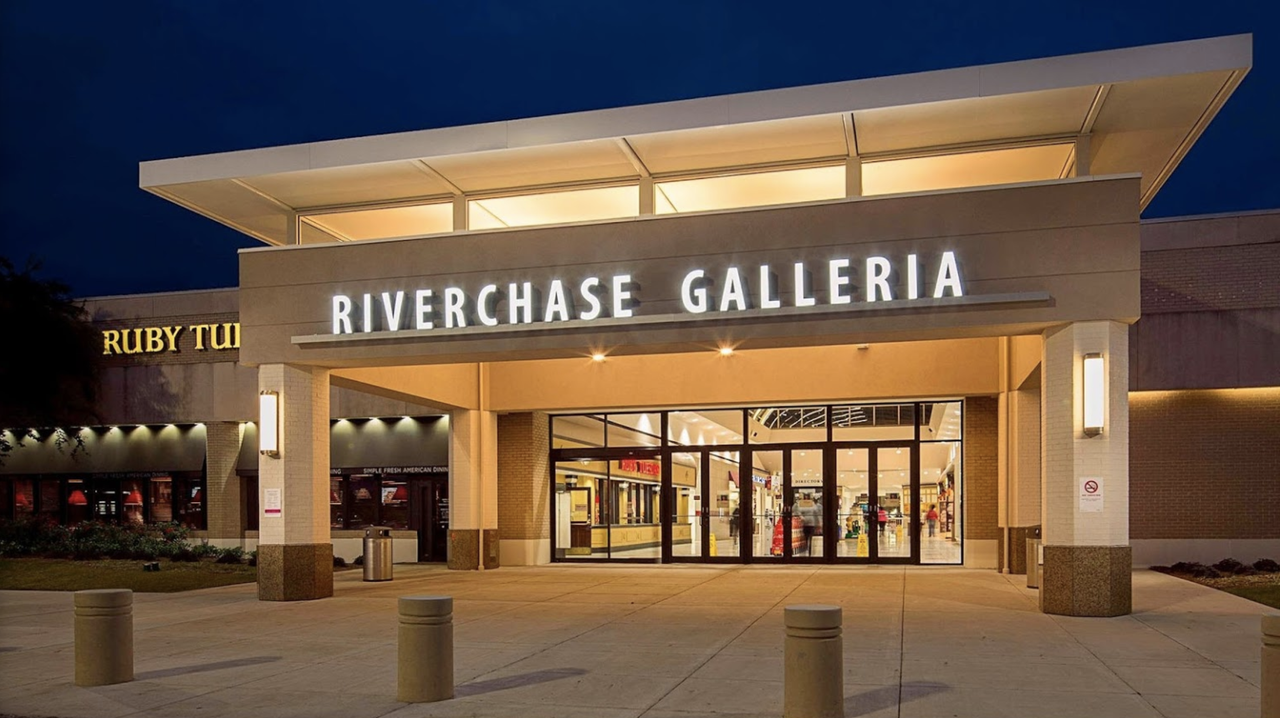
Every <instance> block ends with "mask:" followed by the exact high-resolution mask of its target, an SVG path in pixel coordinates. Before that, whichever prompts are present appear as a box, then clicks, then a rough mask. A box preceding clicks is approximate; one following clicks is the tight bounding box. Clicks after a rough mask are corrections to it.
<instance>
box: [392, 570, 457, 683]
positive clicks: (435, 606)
mask: <svg viewBox="0 0 1280 718" xmlns="http://www.w3.org/2000/svg"><path fill="white" fill-rule="evenodd" d="M399 605H400V635H399V654H398V657H397V667H396V700H398V701H403V702H405V703H430V702H433V701H443V700H448V699H449V698H452V697H453V599H452V598H450V597H449V596H402V597H401V598H400V602H399Z"/></svg>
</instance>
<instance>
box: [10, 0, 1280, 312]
mask: <svg viewBox="0 0 1280 718" xmlns="http://www.w3.org/2000/svg"><path fill="white" fill-rule="evenodd" d="M1275 6H1276V4H1275V3H1274V2H1264V1H1263V0H1256V1H1255V2H1231V1H1229V0H1228V1H1223V0H1217V1H1215V2H1203V0H1201V1H1199V2H1195V3H1184V4H1182V5H1180V4H1179V3H1177V2H1151V3H1126V2H1095V3H1087V4H1083V5H1078V4H1074V3H1064V2H1055V3H1047V2H1046V3H1039V2H1034V1H1032V2H1026V1H1024V2H1020V3H1011V4H996V3H987V2H932V3H920V4H919V5H912V4H911V3H904V2H880V3H868V2H858V1H846V2H830V3H811V4H806V3H801V2H769V3H749V2H730V1H728V0H724V1H722V2H698V1H696V0H684V1H677V0H670V1H665V0H663V1H659V0H654V1H652V2H638V3H637V2H625V3H624V2H609V1H607V0H595V1H587V0H580V1H576V2H554V1H551V0H544V1H543V2H533V1H532V0H528V1H525V2H515V1H513V0H506V1H504V2H484V1H483V0H476V1H474V2H473V1H468V0H456V1H455V2H428V1H427V0H420V1H418V2H409V1H407V0H406V1H404V2H400V3H393V2H347V1H343V2H338V1H336V0H335V1H325V0H311V1H309V2H283V1H280V2H277V1H267V0H253V1H248V0H237V1H231V0H127V1H126V2H102V1H100V0H93V1H92V2H90V1H88V0H85V1H83V2H67V1H58V0H0V82H2V83H3V84H2V86H0V92H2V93H3V94H0V102H2V104H0V126H2V128H3V129H2V130H0V153H2V154H0V254H3V255H5V256H9V257H10V258H12V259H14V260H16V261H18V262H22V261H25V260H26V259H27V257H29V256H34V257H37V258H38V259H40V260H41V261H42V262H43V263H44V268H45V269H44V274H46V275H47V276H52V277H56V278H60V279H62V280H64V281H66V282H67V283H69V284H70V285H71V286H72V289H73V291H74V292H75V293H76V294H78V295H81V296H88V295H99V294H121V293H132V292H149V291H161V290H171V289H198V288H204V287H221V286H234V285H235V284H236V281H237V278H236V255H235V250H236V248H238V247H247V246H256V245H257V243H256V242H255V241H254V240H250V239H248V238H247V237H244V236H243V235H240V234H239V233H237V232H235V231H233V230H231V229H228V228H226V227H223V226H222V225H219V224H217V223H215V222H213V221H211V220H207V219H204V218H202V217H199V216H197V215H195V214H193V213H191V212H189V211H187V210H184V209H182V208H180V207H178V206H176V205H173V204H170V203H169V202H166V201H164V200H161V199H159V198H157V197H154V196H152V195H149V194H147V193H145V192H143V191H142V190H140V189H138V181H137V165H138V162H139V161H143V160H150V159H161V158H167V157H178V156H184V155H195V154H203V153H208V152H223V151H228V150H237V149H246V148H251V147H263V146H271V145H280V144H292V143H297V142H309V141H314V140H325V139H335V138H341V137H351V136H360V135H370V134H380V133H386V132H399V131H405V130H416V129H424V128H431V127H443V126H451V125H463V124H470V123H476V122H488V121H494V120H504V119H512V118H518V117H532V116H538V115H548V114H556V113H561V112H573V111H577V110H590V109H597V108H603V107H616V106H622V105H632V104H640V103H648V102H660V101H666V100H676V99H684V98H689V97H698V96H706V95H718V94H725V93H733V92H746V91H751V90H762V89H769V88H776V87H787V86H794V85H805V84H813V83H819V82H832V81H837V80H849V79H857V78H863V77H875V76H881V75H893V74H898V73H904V72H917V71H924V70H935V69H941V68H948V67H963V66H967V65H974V64H983V63H990V62H1003V61H1009V60H1019V59H1025V58H1032V57H1046V56H1052V55H1061V54H1068V53H1075V52H1087V51H1092V50H1105V49H1112V48H1118V47H1127V46H1133V45H1144V44H1152V43H1159V42H1170V41H1175V40H1187V39H1193V38H1200V37H1210V36H1216V35H1228V34H1234V33H1241V32H1252V33H1253V34H1254V66H1253V70H1252V71H1251V72H1250V74H1249V76H1248V77H1247V78H1246V79H1245V81H1244V83H1243V85H1241V87H1240V88H1239V89H1238V90H1237V91H1236V93H1235V95H1234V96H1233V97H1232V98H1231V100H1230V101H1229V102H1228V103H1227V104H1226V106H1225V108H1224V109H1223V110H1222V112H1221V113H1220V114H1219V115H1218V117H1217V118H1216V119H1215V120H1214V121H1213V123H1212V124H1211V125H1210V126H1209V128H1208V130H1207V131H1206V132H1205V134H1204V136H1203V137H1202V138H1201V139H1200V141H1199V142H1198V143H1197V144H1196V146H1195V147H1194V148H1193V149H1192V151H1191V153H1190V154H1189V155H1188V156H1187V158H1186V159H1185V160H1183V162H1182V164H1181V166H1180V167H1179V168H1178V170H1177V171H1176V172H1175V173H1174V175H1173V177H1172V178H1171V179H1170V180H1169V182H1168V183H1167V184H1166V185H1165V187H1164V189H1163V190H1162V191H1161V193H1160V195H1158V197H1157V198H1156V200H1155V201H1154V202H1153V203H1152V205H1151V206H1150V207H1149V208H1148V209H1147V212H1146V215H1145V216H1147V217H1162V216H1177V215H1186V214H1203V213H1210V212H1228V211H1237V210H1251V209H1266V208H1275V207H1280V180H1277V176H1278V175H1277V172H1276V167H1277V166H1280V133H1278V132H1277V131H1276V128H1277V126H1278V124H1277V117H1280V22H1277V20H1278V19H1280V12H1278V11H1277V10H1275V9H1274V8H1275ZM1041 8H1043V9H1041Z"/></svg>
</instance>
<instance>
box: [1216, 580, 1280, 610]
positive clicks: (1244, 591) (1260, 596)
mask: <svg viewBox="0 0 1280 718" xmlns="http://www.w3.org/2000/svg"><path fill="white" fill-rule="evenodd" d="M1222 590H1223V591H1226V592H1227V593H1234V594H1235V595H1237V596H1240V597H1241V598H1247V599H1249V600H1250V601H1257V602H1258V603H1261V604H1264V605H1267V606H1270V607H1272V608H1280V583H1277V584H1273V585H1270V586H1266V585H1262V586H1235V587H1232V588H1224V589H1222Z"/></svg>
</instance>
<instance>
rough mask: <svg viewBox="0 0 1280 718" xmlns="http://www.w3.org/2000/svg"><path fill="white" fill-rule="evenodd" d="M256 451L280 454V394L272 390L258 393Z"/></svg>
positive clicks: (275, 455)
mask: <svg viewBox="0 0 1280 718" xmlns="http://www.w3.org/2000/svg"><path fill="white" fill-rule="evenodd" d="M258 453H260V454H265V455H267V456H274V457H276V458H279V456H280V395H279V394H278V393H276V392H274V391H264V392H261V393H259V394H258Z"/></svg>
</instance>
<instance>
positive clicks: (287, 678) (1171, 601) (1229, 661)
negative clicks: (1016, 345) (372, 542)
mask: <svg viewBox="0 0 1280 718" xmlns="http://www.w3.org/2000/svg"><path fill="white" fill-rule="evenodd" d="M395 570H396V579H395V580H394V581H393V582H391V583H378V584H370V583H362V582H361V580H360V579H361V574H360V572H359V571H345V572H339V573H338V574H337V575H336V576H335V579H336V591H335V597H334V598H331V599H325V600H319V601H311V602H300V603H280V602H263V601H258V600H257V597H256V591H255V587H254V586H253V585H252V584H249V585H242V586H232V587H226V588H220V589H211V590H206V591H197V592H191V593H186V594H178V595H157V594H139V595H138V596H137V598H136V606H135V611H134V620H135V653H136V680H135V681H134V682H132V683H125V684H120V685H115V686H108V687H102V688H92V689H88V688H77V687H74V686H72V685H71V675H72V646H71V595H70V594H68V593H43V592H16V591H10V592H3V593H0V616H3V622H2V623H0V646H2V647H3V648H2V649H0V673H2V674H3V675H4V676H5V681H4V684H3V685H2V686H0V706H3V708H4V711H5V712H7V713H18V714H25V715H42V716H88V715H93V716H157V717H159V716H165V717H166V718H174V717H181V716H197V715H198V716H202V717H204V718H218V717H221V716H244V715H251V716H257V717H275V716H299V717H302V716H307V717H308V718H316V717H320V716H344V717H351V718H361V717H363V716H369V717H372V716H385V715H391V716H396V717H397V718H401V717H403V718H408V717H410V716H513V715H519V716H527V717H529V718H538V717H539V716H570V717H573V716H582V717H584V718H585V717H587V716H590V717H591V718H636V717H638V716H645V718H676V717H680V718H691V717H693V716H734V717H736V718H745V717H748V716H772V717H773V718H776V717H777V716H779V715H781V713H782V693H783V691H782V675H783V672H782V647H783V629H782V609H783V607H784V606H787V605H794V604H800V603H827V604H837V605H839V606H841V607H842V608H843V609H844V662H845V666H844V668H845V678H844V682H845V685H844V689H845V702H846V705H845V715H846V716H849V717H850V718H852V717H853V716H874V717H877V718H887V717H889V716H938V715H946V716H975V717H977V716H982V717H987V716H993V715H1000V716H1028V717H1031V716H1035V717H1036V718H1043V717H1046V716H1049V717H1052V716H1064V717H1066V716H1071V717H1076V716H1082V715H1088V716H1094V717H1095V718H1108V717H1112V716H1114V717H1116V718H1135V717H1140V716H1150V717H1157V718H1158V717H1159V716H1164V717H1165V718H1175V717H1182V716H1194V717H1195V718H1210V717H1211V716H1256V715H1257V714H1258V702H1259V683H1260V677H1259V676H1260V674H1259V663H1258V616H1259V614H1261V613H1262V611H1263V610H1264V607H1262V606H1261V605H1259V604H1256V603H1252V602H1250V601H1246V600H1244V599H1242V598H1238V597H1235V596H1231V595H1228V594H1225V593H1221V592H1218V591H1214V590H1213V589H1209V588H1206V587H1204V586H1200V585H1197V584H1192V583H1188V582H1185V581H1181V580H1179V579H1175V578H1171V577H1168V576H1165V575H1163V574H1156V573H1151V572H1147V571H1137V572H1135V573H1134V581H1133V582H1134V591H1133V593H1134V611H1133V614H1132V615H1130V616H1123V617H1118V618H1106V619H1104V618H1067V617H1061V616H1051V615H1047V614H1044V613H1041V612H1040V611H1039V610H1037V607H1036V595H1035V592H1034V591H1031V590H1028V589H1026V588H1023V587H1022V583H1023V582H1024V579H1023V577H1022V576H1010V575H1001V574H998V573H995V572H992V571H978V570H965V569H958V568H940V567H887V566H878V567H865V568H864V567H811V566H786V567H757V566H750V567H693V566H642V567H633V566H626V567H624V566H602V565H595V566H588V565H579V566H549V567H540V568H518V569H512V568H503V569H500V570H497V571H481V572H466V571H447V570H445V569H442V568H438V567H430V566H417V565H397V566H396V567H395ZM421 594H443V595H450V596H453V597H454V598H455V613H454V622H455V646H456V648H455V678H456V682H457V685H458V689H457V698H455V699H454V700H451V701H445V702H441V703H435V704H418V705H409V706H406V705H405V704H402V703H397V702H395V700H394V697H395V682H396V676H395V673H396V669H395V666H396V613H395V611H396V609H395V606H396V598H397V597H398V596H404V595H421Z"/></svg>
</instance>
